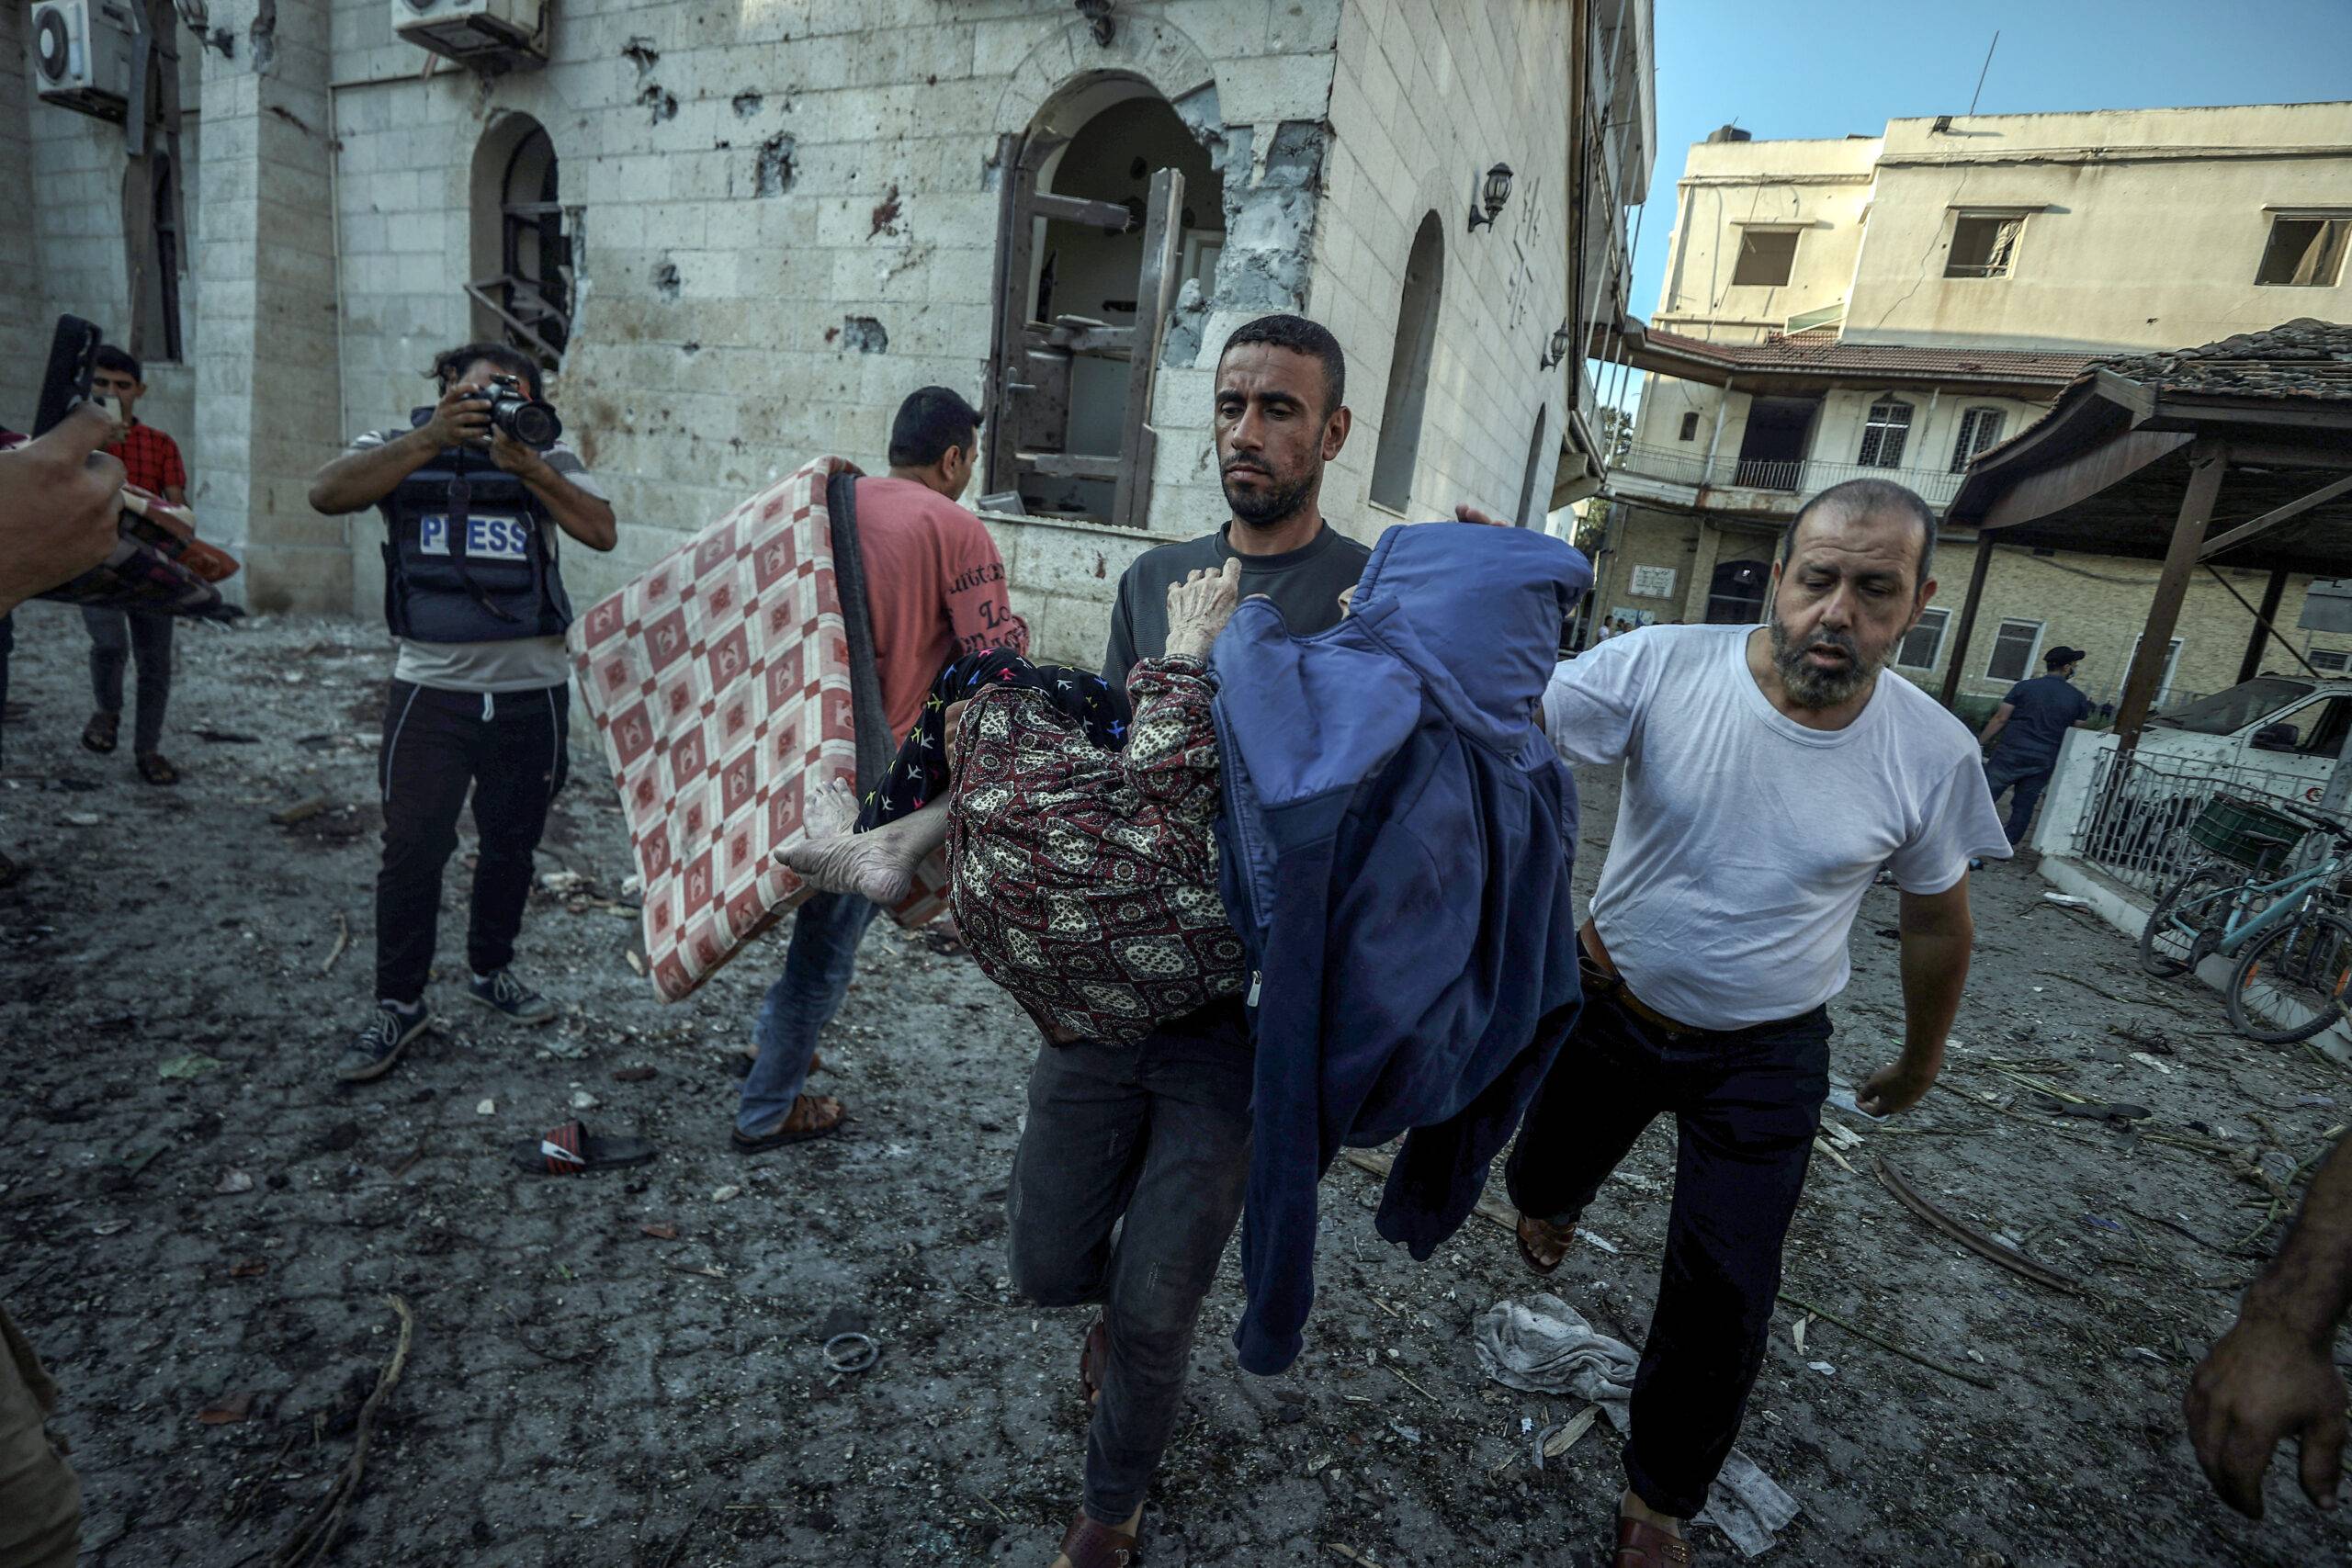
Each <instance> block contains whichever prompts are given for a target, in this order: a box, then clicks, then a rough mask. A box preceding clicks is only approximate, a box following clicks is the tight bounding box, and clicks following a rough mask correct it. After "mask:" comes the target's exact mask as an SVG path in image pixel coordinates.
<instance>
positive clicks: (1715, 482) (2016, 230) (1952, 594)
mask: <svg viewBox="0 0 2352 1568" xmlns="http://www.w3.org/2000/svg"><path fill="white" fill-rule="evenodd" d="M2347 237H2352V104H2348V103H2334V104H2287V105H2257V106H2250V107H2235V108H2212V109H2154V110H2139V111H2116V112H2101V113H2094V114H2050V115H2000V116H1983V117H1950V116H1947V117H1941V118H1935V119H1903V120H1895V121H1893V122H1891V123H1889V124H1888V125H1887V127H1886V129H1885V130H1884V133H1883V134H1882V135H1878V136H1867V137H1865V136H1855V137H1848V138H1845V139H1843V140H1839V141H1752V140H1749V139H1748V138H1747V135H1746V133H1744V132H1741V131H1737V130H1730V129H1728V128H1727V129H1726V130H1723V131H1719V132H1717V133H1716V134H1715V135H1714V136H1713V137H1711V138H1709V140H1708V141H1705V142H1703V143H1701V144H1699V145H1697V146H1694V147H1692V148H1691V150H1690V154H1689V159H1688V162H1687V164H1686V165H1685V170H1684V174H1683V177H1682V179H1681V181H1680V182H1679V186H1678V187H1677V193H1676V201H1675V228H1674V235H1673V240H1672V250H1671V254H1670V255H1669V258H1668V265H1667V274H1666V280H1665V285H1664V288H1663V289H1662V290H1661V293H1660V297H1659V299H1658V305H1657V311H1656V313H1655V314H1654V315H1653V316H1652V318H1651V320H1650V321H1649V323H1648V324H1647V325H1646V327H1645V326H1643V325H1641V324H1640V323H1629V325H1628V328H1627V331H1626V332H1625V333H1624V335H1623V338H1622V340H1621V343H1622V351H1623V354H1624V355H1625V356H1626V357H1628V358H1629V359H1630V360H1631V362H1632V363H1633V364H1634V365H1635V366H1637V367H1640V368H1642V369H1643V370H1645V371H1646V372H1648V375H1647V377H1646V379H1645V382H1644V385H1643V389H1642V398H1641V405H1640V409H1639V412H1638V414H1637V416H1636V419H1635V421H1634V432H1633V439H1632V446H1631V447H1630V449H1629V450H1628V452H1627V453H1626V455H1625V456H1624V457H1623V459H1621V460H1620V461H1619V463H1618V464H1617V465H1616V466H1615V468H1614V469H1613V470H1612V472H1611V478H1610V479H1609V482H1608V486H1607V494H1608V495H1609V496H1610V498H1611V525H1610V528H1609V530H1608V538H1607V540H1606V549H1605V553H1604V554H1603V556H1602V559H1601V561H1600V591H1599V592H1598V593H1597V594H1596V595H1595V600H1594V604H1595V609H1596V612H1597V613H1598V614H1599V615H1602V616H1608V615H1612V614H1619V615H1625V616H1629V617H1632V618H1634V619H1646V620H1657V621H1707V620H1715V621H1726V620H1727V621H1743V620H1753V619H1755V618H1757V617H1758V615H1760V614H1761V613H1762V608H1763V596H1764V576H1765V573H1766V571H1767V570H1768V569H1769V566H1770V560H1771V558H1772V554H1773V551H1774V549H1775V547H1777V545H1778V542H1779V540H1780V537H1781V534H1782V533H1783V532H1784V530H1785V528H1786V526H1787V523H1788V520H1789V518H1790V517H1791V516H1792V514H1793V513H1794V511H1795V508H1796V505H1797V503H1798V502H1799V501H1800V500H1801V499H1802V498H1803V497H1804V496H1806V495H1809V494H1811V493H1813V492H1815V491H1819V490H1821V489H1823V488H1825V487H1826V486H1827V485H1830V484H1834V483H1836V482H1838V481H1839V480H1842V479H1852V478H1856V477H1859V476H1864V475H1872V476H1880V477H1884V478H1887V479H1894V480H1896V481H1898V482H1900V483H1903V484H1906V485H1908V486H1910V487H1911V488H1913V489H1915V490H1917V491H1919V492H1920V493H1921V494H1922V495H1924V496H1925V497H1927V499H1928V501H1929V502H1932V503H1933V504H1935V505H1937V506H1938V507H1939V508H1940V507H1941V506H1943V505H1944V504H1945V503H1947V502H1950V500H1951V497H1952V494H1953V493H1954V491H1957V490H1958V488H1959V485H1960V481H1961V479H1962V474H1963V471H1964V470H1965V468H1966V467H1967V465H1968V462H1969V460H1970V459H1971V458H1972V457H1973V456H1974V455H1975V454H1976V453H1978V452H1981V451H1983V450H1985V448H1987V447H1989V446H1994V445H1996V443H1998V442H2001V441H2003V440H2006V439H2007V438H2008V437H2010V436H2013V435H2015V434H2018V432H2019V431H2021V430H2022V429H2024V428H2025V427H2026V426H2027V425H2029V424H2030V423H2032V422H2033V421H2034V420H2035V419H2036V418H2038V417H2040V415H2041V412H2042V411H2043V410H2044V409H2045V408H2046V407H2047V406H2048V405H2049V403H2050V402H2051V401H2052V400H2053V399H2054V398H2055V397H2056V396H2057V394H2058V392H2059V390H2060V389H2063V388H2064V386H2065V385H2066V383H2067V382H2068V381H2070V380H2072V379H2073V378H2075V376H2076V375H2078V374H2080V373H2081V372H2082V371H2083V370H2084V369H2085V367H2087V366H2089V365H2091V364H2093V363H2095V362H2096V361H2097V360H2098V359H2099V358H2100V357H2102V356H2105V355H2116V354H2120V353H2136V352H2142V351H2144V350H2147V349H2150V348H2168V347H2174V346H2177V345H2180V344H2202V343H2207V342H2211V341H2215V340H2218V339H2221V338H2224V337H2228V336H2230V335H2232V334H2233V333H2242V332H2245V331H2249V330H2253V329H2256V328H2261V327H2267V326H2270V325H2274V324H2276V323H2278V322H2280V321H2288V320H2290V319H2292V318H2296V317H2318V318H2320V319H2323V320H2332V321H2343V320H2346V319H2352V279H2348V278H2347V276H2346V259H2345V253H2346V244H2347ZM1971 543H1973V541H1972V539H1971V538H1970V537H1969V536H1967V535H1965V534H1964V533H1960V532H1955V533H1952V534H1948V535H1947V536H1946V537H1945V540H1944V546H1945V550H1946V553H1945V554H1944V555H1943V557H1942V559H1941V564H1942V570H1941V573H1940V575H1941V577H1942V579H1943V581H1944V582H1945V584H1946V591H1945V592H1943V593H1942V594H1940V595H1939V606H1940V608H1939V609H1931V610H1930V611H1929V613H1928V617H1927V618H1926V620H1925V621H1924V622H1923V623H1922V625H1921V626H1920V628H1919V630H1918V631H1917V633H1916V634H1914V636H1913V637H1911V638H1910V639H1908V640H1907V641H1906V642H1905V645H1904V648H1903V649H1902V652H1901V653H1900V655H1899V656H1898V658H1897V661H1896V663H1897V668H1899V669H1900V670H1902V671H1903V672H1904V673H1905V674H1906V675H1908V676H1910V677H1912V678H1913V679H1915V680H1917V681H1919V682H1922V683H1923V684H1929V685H1932V686H1936V687H1940V685H1941V683H1942V679H1943V676H1944V673H1945V671H1946V666H1947V661H1948V657H1949V647H1950V642H1951V639H1950V638H1949V637H1946V636H1945V635H1944V634H1945V631H1946V627H1947V623H1948V621H1949V618H1950V617H1951V615H1956V614H1957V613H1958V600H1959V596H1960V595H1959V590H1960V589H1961V588H1962V586H1964V584H1965V580H1966V575H1967V560H1968V556H1967V554H1965V553H1963V552H1964V551H1965V549H1966V547H1968V546H1969V545H1970V544H1971ZM2154 578H2155V568H2154V564H2153V563H2149V562H2143V561H2129V560H2122V559H2118V558H2109V557H2101V556H2087V555H2086V556H2077V555H2074V554H2052V553H2048V552H2042V551H2033V552H2026V551H2008V550H2002V551H1999V552H1996V555H1995V557H1994V558H1993V562H1992V566H1991V568H1990V570H1989V572H1988V576H1987V579H1986V584H1985V607H1984V610H1983V612H1982V613H1981V614H1980V615H1979V618H1978V623H1977V630H1976V633H1975V636H1974V638H1973V644H1972V647H1971V649H1970V650H1969V653H1968V656H1967V668H1966V669H1964V670H1963V671H1962V680H1961V684H1960V689H1961V691H1962V694H1963V695H1973V696H1980V697H1981V696H1990V695H1996V694H1998V693H1999V692H2001V691H2002V690H2005V689H2006V688H2007V685H2008V683H2009V682H2011V681H2013V680H2015V679H2017V678H2018V677H2019V676H2021V675H2025V674H2038V673H2040V671H2041V658H2040V655H2041V651H2042V650H2043V649H2046V648H2049V647H2052V646H2055V645H2057V644H2059V643H2065V644H2068V645H2071V646H2074V647H2076V648H2081V649H2085V650H2086V651H2087V652H2088V653H2089V655H2090V658H2089V659H2088V660H2086V664H2085V668H2084V670H2083V672H2082V676H2081V682H2082V684H2083V685H2084V686H2085V687H2086V689H2087V690H2089V691H2091V692H2092V694H2094V695H2096V696H2100V697H2106V696H2109V695H2111V694H2113V692H2114V691H2115V690H2116V689H2117V688H2119V687H2120V684H2121V682H2122V679H2123V672H2124V667H2125V665H2126V664H2127V663H2128V661H2129V660H2130V657H2131V651H2132V649H2133V646H2134V639H2135V637H2136V635H2137V631H2138V628H2139V626H2140V625H2141V623H2142V622H2143V619H2144V616H2145V611H2146V607H2147V604H2148V597H2149V592H2150V590H2151V588H2152V587H2153V584H2154ZM2307 581H2308V580H2306V579H2300V578H2299V579H2295V580H2293V581H2290V583H2289V584H2288V586H2287V589H2286V593H2285V598H2284V601H2283V603H2282V604H2281V606H2280V612H2279V615H2278V617H2277V619H2278V624H2279V625H2281V626H2283V627H2285V628H2287V630H2288V631H2289V634H2290V640H2292V641H2293V643H2294V644H2295V646H2296V647H2297V648H2299V649H2303V650H2304V651H2305V652H2306V653H2307V654H2309V656H2311V657H2312V659H2313V660H2314V662H2318V663H2321V664H2323V665H2327V666H2331V667H2335V666H2338V665H2339V661H2341V660H2343V659H2344V658H2346V650H2347V649H2352V639H2346V638H2344V637H2335V638H2330V637H2324V636H2316V637H2315V636H2314V635H2312V634H2305V633H2301V632H2297V631H2295V630H2294V629H2293V628H2294V624H2295V620H2296V617H2297V615H2299V613H2300V609H2301V597H2302V593H2303V591H2304V588H2305V587H2306V586H2307ZM2265 586H2266V583H2265V581H2264V574H2249V575H2248V577H2247V580H2246V581H2245V582H2243V583H2239V584H2238V585H2237V587H2238V591H2239V592H2243V593H2244V594H2245V596H2246V597H2247V598H2248V599H2251V600H2258V599H2259V598H2260V597H2261V595H2262V592H2263V590H2264V588H2265ZM2250 625H2251V622H2250V620H2249V617H2248V612H2247V610H2246V609H2245V608H2244V607H2242V606H2241V605H2240V604H2238V603H2237V602H2236V601H2235V599H2234V598H2233V595H2232V592H2230V590H2229V589H2228V588H2226V587H2224V586H2223V585H2222V583H2220V582H2216V581H2213V580H2211V578H2205V579H2202V580H2200V581H2198V582H2196V583H2195V584H2193V585H2192V588H2191V591H2190V595H2189V599H2188V604H2187V607H2186V609H2185V611H2184V615H2183V617H2182V621H2181V624H2180V629H2179V636H2178V637H2177V648H2176V651H2175V652H2174V655H2173V661H2172V667H2171V670H2170V672H2169V675H2168V678H2167V682H2166V688H2167V693H2168V694H2169V696H2170V697H2171V698H2172V699H2173V700H2178V699H2179V698H2180V697H2181V696H2183V695H2185V694H2191V693H2202V692H2209V691H2213V690H2217V689H2219V688H2220V687H2222V686H2226V685H2229V684H2231V683H2232V682H2234V681H2236V680H2237V679H2238V678H2239V669H2240V663H2241V660H2242V658H2243V655H2244V652H2245V646H2246V640H2247V636H2246V634H2247V631H2248V628H2249V626H2250ZM2281 656H2282V655H2281V652H2280V650H2277V649H2274V650H2273V652H2272V656H2271V657H2272V659H2273V660H2274V661H2275V660H2278V659H2279V658H2280V657H2281ZM2288 662H2290V663H2291V662H2292V660H2291V658H2289V659H2288Z"/></svg>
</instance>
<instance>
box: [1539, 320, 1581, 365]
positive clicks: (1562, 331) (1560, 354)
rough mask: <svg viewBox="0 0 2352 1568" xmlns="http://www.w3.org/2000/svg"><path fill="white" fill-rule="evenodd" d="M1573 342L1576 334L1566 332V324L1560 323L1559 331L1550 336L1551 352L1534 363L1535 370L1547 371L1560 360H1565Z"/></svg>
mask: <svg viewBox="0 0 2352 1568" xmlns="http://www.w3.org/2000/svg"><path fill="white" fill-rule="evenodd" d="M1575 341H1576V334H1575V333H1572V332H1570V331H1569V330H1568V323H1567V322H1566V321H1562V322H1561V323H1560V328H1559V331H1557V332H1555V333H1553V334H1552V351H1551V352H1550V353H1549V354H1546V355H1544V357H1543V358H1541V359H1539V360H1537V361H1536V362H1535V368H1537V369H1538V370H1549V369H1550V368H1552V367H1554V366H1555V365H1557V364H1558V363H1559V362H1560V361H1561V360H1563V359H1566V357H1567V356H1568V345H1569V344H1571V343H1573V342H1575Z"/></svg>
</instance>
